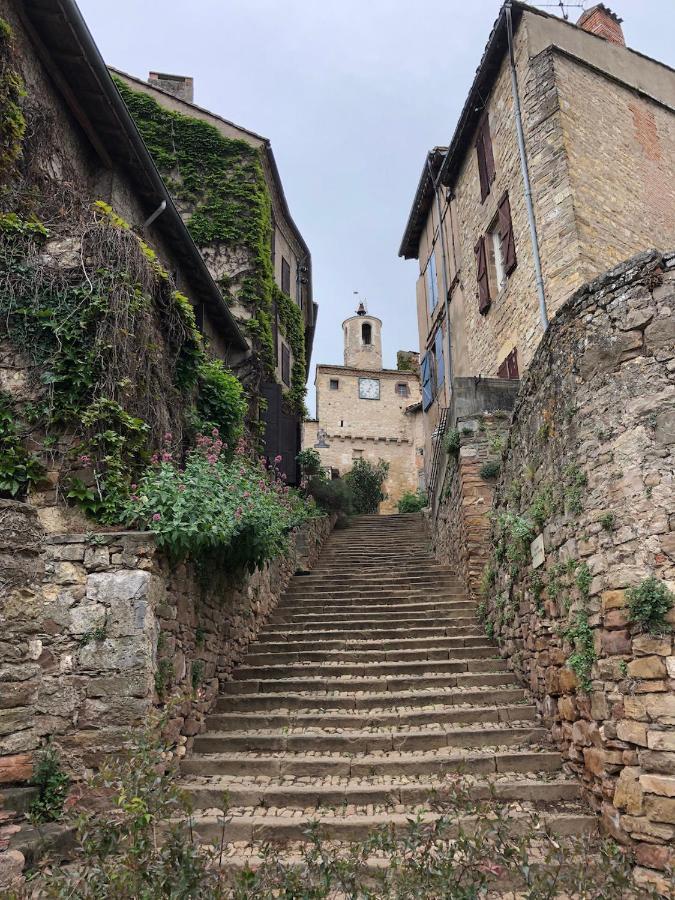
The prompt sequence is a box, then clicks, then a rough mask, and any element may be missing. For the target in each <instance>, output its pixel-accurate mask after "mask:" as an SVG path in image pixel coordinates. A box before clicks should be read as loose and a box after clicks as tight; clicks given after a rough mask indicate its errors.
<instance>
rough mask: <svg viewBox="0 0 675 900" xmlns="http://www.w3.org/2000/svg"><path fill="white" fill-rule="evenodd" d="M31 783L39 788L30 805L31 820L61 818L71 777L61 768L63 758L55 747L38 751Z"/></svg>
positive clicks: (51, 820)
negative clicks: (60, 757)
mask: <svg viewBox="0 0 675 900" xmlns="http://www.w3.org/2000/svg"><path fill="white" fill-rule="evenodd" d="M31 784H32V785H33V787H36V788H37V789H38V793H37V797H35V799H34V800H33V802H32V803H31V807H30V814H29V815H30V819H31V821H33V822H36V823H41V822H55V821H56V820H57V819H60V818H61V813H62V812H63V804H64V803H65V801H66V796H67V794H68V786H69V785H70V778H69V777H68V776H67V775H66V773H65V772H64V771H63V769H62V768H61V760H60V759H59V755H58V753H57V752H56V750H55V749H54V748H53V747H50V746H47V747H46V748H45V749H44V750H42V752H40V753H38V755H37V762H36V765H35V771H34V773H33V778H32V781H31Z"/></svg>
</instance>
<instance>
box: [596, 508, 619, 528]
mask: <svg viewBox="0 0 675 900" xmlns="http://www.w3.org/2000/svg"><path fill="white" fill-rule="evenodd" d="M615 520H616V516H615V515H614V513H613V512H608V513H605V514H604V516H601V517H600V525H601V526H602V528H603V530H604V531H614V522H615Z"/></svg>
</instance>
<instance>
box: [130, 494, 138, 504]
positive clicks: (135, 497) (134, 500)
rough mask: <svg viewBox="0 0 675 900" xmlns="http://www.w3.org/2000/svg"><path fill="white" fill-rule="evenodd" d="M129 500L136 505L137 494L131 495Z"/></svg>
mask: <svg viewBox="0 0 675 900" xmlns="http://www.w3.org/2000/svg"><path fill="white" fill-rule="evenodd" d="M131 500H133V502H134V503H137V502H138V494H132V495H131Z"/></svg>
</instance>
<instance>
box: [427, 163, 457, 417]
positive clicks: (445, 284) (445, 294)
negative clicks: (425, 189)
mask: <svg viewBox="0 0 675 900" xmlns="http://www.w3.org/2000/svg"><path fill="white" fill-rule="evenodd" d="M446 155H447V154H446ZM427 167H428V169H429V178H431V184H432V187H433V189H434V197H435V198H436V213H437V215H438V231H439V233H440V236H441V256H442V257H443V267H442V268H443V298H444V300H445V330H446V332H447V338H448V355H447V357H446V359H447V362H448V365H447V372H446V376H445V378H446V385H447V396H448V402H449V399H450V396H451V395H452V346H451V344H450V301H449V300H448V269H447V266H448V254H447V250H446V247H445V232H444V231H443V215H442V212H441V200H440V197H439V196H438V183H437V181H436V179H435V178H434V173H433V170H432V168H431V160H430V159H429V157H427ZM441 168H442V167H441Z"/></svg>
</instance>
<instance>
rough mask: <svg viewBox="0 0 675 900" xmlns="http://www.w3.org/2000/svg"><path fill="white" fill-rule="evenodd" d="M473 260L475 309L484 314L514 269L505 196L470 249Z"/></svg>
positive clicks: (507, 197)
mask: <svg viewBox="0 0 675 900" xmlns="http://www.w3.org/2000/svg"><path fill="white" fill-rule="evenodd" d="M473 252H474V255H475V257H476V282H477V284H478V309H479V311H480V312H481V313H486V312H487V311H488V309H489V308H490V302H491V301H492V300H494V299H495V297H496V296H497V295H498V294H499V292H500V290H501V289H502V288H503V287H504V285H505V284H506V280H507V278H508V277H509V275H510V274H511V272H513V270H514V269H515V268H516V266H517V264H518V260H517V258H516V245H515V241H514V238H513V223H512V222H511V204H510V203H509V195H508V194H504V196H503V197H502V198H501V200H500V201H499V204H498V212H497V216H496V218H495V220H494V222H493V223H492V225H491V226H490V228H489V229H488V231H487V234H485V235H483V236H482V237H480V238H479V239H478V243H477V244H476V246H475V247H474V248H473Z"/></svg>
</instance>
